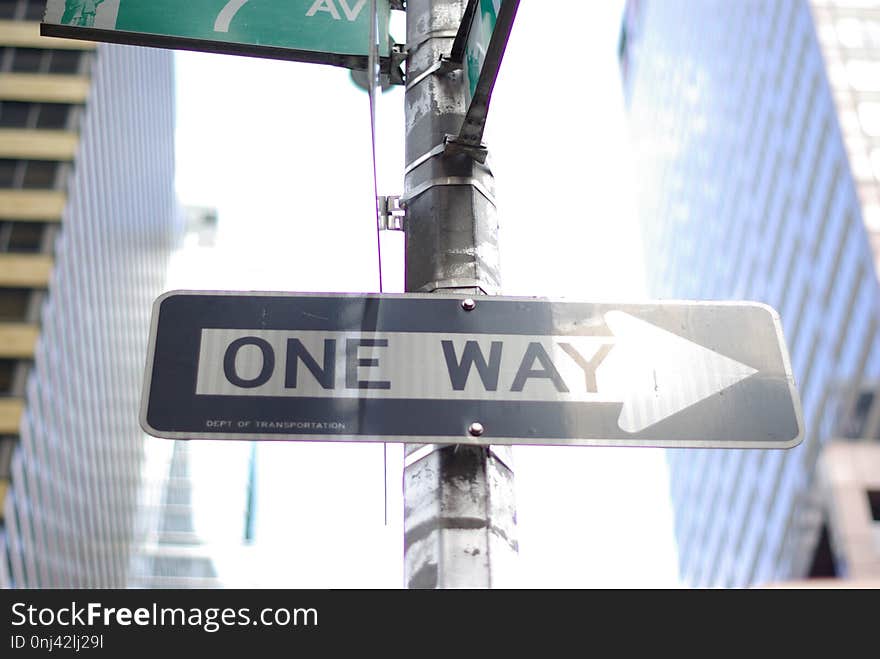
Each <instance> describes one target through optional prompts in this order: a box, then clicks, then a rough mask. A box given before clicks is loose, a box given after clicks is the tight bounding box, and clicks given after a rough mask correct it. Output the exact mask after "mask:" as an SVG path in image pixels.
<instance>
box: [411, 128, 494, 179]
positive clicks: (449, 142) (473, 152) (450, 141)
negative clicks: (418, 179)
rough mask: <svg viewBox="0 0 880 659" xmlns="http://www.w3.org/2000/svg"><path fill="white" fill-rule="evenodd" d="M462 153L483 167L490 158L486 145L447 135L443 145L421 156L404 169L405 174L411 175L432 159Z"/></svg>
mask: <svg viewBox="0 0 880 659" xmlns="http://www.w3.org/2000/svg"><path fill="white" fill-rule="evenodd" d="M460 153H463V154H465V155H467V156H470V157H471V158H473V159H474V160H475V161H476V162H478V163H480V164H481V165H485V164H486V158H487V157H488V156H489V149H488V147H487V146H486V145H485V144H480V145H479V146H474V145H473V144H470V143H468V142H465V141H462V140H461V139H459V138H458V137H457V136H456V135H447V136H446V137H444V138H443V144H438V145H437V146H435V147H434V148H433V149H431V150H430V151H428V153H425V154H422V155H421V156H419V157H418V158H416V159H415V160H413V161H412V162H411V163H410V164H408V165H407V166H406V169H404V170H403V172H404V174H409V173H410V172H411V171H412V170H414V169H415V168H416V167H418V166H419V165H423V164H424V163H426V162H428V161H429V160H430V159H431V158H435V157H436V156H439V155H443V156H454V155H456V154H460Z"/></svg>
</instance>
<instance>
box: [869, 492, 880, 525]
mask: <svg viewBox="0 0 880 659" xmlns="http://www.w3.org/2000/svg"><path fill="white" fill-rule="evenodd" d="M868 505H870V506H871V519H873V520H874V521H875V522H880V490H868Z"/></svg>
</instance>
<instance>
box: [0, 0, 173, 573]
mask: <svg viewBox="0 0 880 659" xmlns="http://www.w3.org/2000/svg"><path fill="white" fill-rule="evenodd" d="M44 9H45V2H43V1H42V0H2V1H0V586H11V587H27V588H33V587H56V586H59V587H124V586H125V585H126V583H127V577H128V572H129V562H130V555H129V554H130V551H131V547H132V543H133V542H134V540H133V531H134V529H135V524H134V518H135V507H136V505H137V501H138V488H139V483H140V473H141V464H142V462H143V441H144V439H143V434H142V432H141V430H140V428H139V426H138V421H137V410H138V403H139V399H140V389H141V381H142V376H143V368H144V356H145V352H146V340H147V335H148V327H149V314H150V309H151V305H152V301H153V299H154V298H155V296H156V295H157V294H158V293H159V292H160V290H161V288H162V285H163V283H164V278H165V271H166V267H167V260H168V257H169V255H170V253H171V250H172V248H173V247H174V244H175V242H176V235H177V232H178V228H179V226H180V224H181V217H180V211H179V209H178V207H177V202H176V200H175V197H174V179H173V177H174V149H173V140H174V85H173V79H174V77H173V59H172V55H171V54H170V53H169V52H167V51H158V50H148V49H135V48H127V47H118V46H104V45H101V46H96V45H95V44H90V43H87V42H80V41H65V40H58V39H48V38H43V37H40V36H39V20H40V19H41V17H42V13H43V10H44Z"/></svg>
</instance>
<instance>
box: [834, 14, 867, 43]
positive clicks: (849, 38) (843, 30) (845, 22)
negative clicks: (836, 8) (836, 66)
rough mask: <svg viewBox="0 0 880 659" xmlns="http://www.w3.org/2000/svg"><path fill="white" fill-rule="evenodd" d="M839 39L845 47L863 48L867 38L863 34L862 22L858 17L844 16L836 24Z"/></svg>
mask: <svg viewBox="0 0 880 659" xmlns="http://www.w3.org/2000/svg"><path fill="white" fill-rule="evenodd" d="M834 27H835V28H836V30H837V40H838V42H839V43H840V45H841V46H843V47H844V48H862V47H864V45H865V40H864V37H863V35H862V26H861V22H860V21H859V20H858V19H857V18H842V19H840V20H839V21H837V23H836V24H835V26H834Z"/></svg>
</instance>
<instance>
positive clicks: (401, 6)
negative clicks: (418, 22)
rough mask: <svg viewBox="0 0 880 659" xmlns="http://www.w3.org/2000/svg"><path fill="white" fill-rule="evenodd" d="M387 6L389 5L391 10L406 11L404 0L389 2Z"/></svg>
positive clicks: (391, 0) (390, 0)
mask: <svg viewBox="0 0 880 659" xmlns="http://www.w3.org/2000/svg"><path fill="white" fill-rule="evenodd" d="M388 4H390V5H391V8H392V9H397V10H399V11H406V0H389V2H388Z"/></svg>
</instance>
